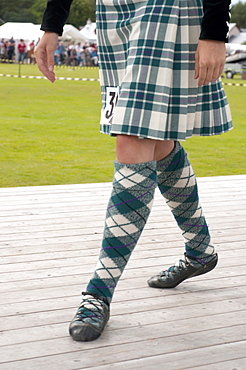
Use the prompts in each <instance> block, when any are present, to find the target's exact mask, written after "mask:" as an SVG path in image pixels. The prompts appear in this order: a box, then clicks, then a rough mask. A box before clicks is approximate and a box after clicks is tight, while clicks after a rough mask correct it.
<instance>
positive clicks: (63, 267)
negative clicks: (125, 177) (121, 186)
mask: <svg viewBox="0 0 246 370" xmlns="http://www.w3.org/2000/svg"><path fill="white" fill-rule="evenodd" d="M198 183H199V189H200V193H201V200H202V203H203V208H204V210H205V212H206V215H207V220H208V222H209V224H211V226H210V229H211V231H212V234H213V241H214V244H215V246H216V247H217V248H218V250H219V255H220V259H219V265H218V267H217V268H216V270H214V271H212V272H211V273H210V274H207V275H202V276H200V277H197V278H195V279H190V280H188V281H186V282H184V283H183V284H181V285H180V286H178V287H177V288H175V289H173V290H168V291H167V290H160V289H151V288H149V287H148V286H147V284H146V280H147V278H148V277H149V276H151V275H153V274H154V273H156V272H158V271H159V270H162V269H163V268H164V267H168V266H169V265H171V264H173V263H174V262H175V261H176V259H178V258H179V257H181V256H182V253H183V239H182V237H181V235H180V232H179V230H178V228H177V227H176V224H175V221H174V220H173V219H172V216H171V214H170V211H169V209H168V207H167V206H166V205H165V202H163V198H162V196H161V195H160V194H159V192H156V198H155V203H154V207H153V212H152V213H151V216H150V218H149V221H148V224H147V226H146V228H145V230H144V233H143V235H142V237H141V239H140V242H139V245H138V246H137V248H136V250H135V252H134V253H133V255H132V258H131V260H130V262H129V264H128V266H127V268H126V270H125V272H124V274H123V276H122V279H121V281H120V282H119V285H118V289H117V290H116V293H115V296H114V301H113V305H112V309H111V320H110V322H109V324H108V326H107V328H106V330H105V333H104V334H103V336H102V337H101V338H100V339H99V340H98V341H96V342H91V343H76V342H73V341H72V340H71V339H70V338H69V336H68V333H67V327H68V323H69V320H70V319H71V317H72V316H73V315H74V312H75V310H76V308H77V306H78V304H79V301H80V296H79V295H80V294H79V291H80V289H81V287H83V286H85V285H86V283H87V281H88V279H89V277H90V275H91V273H92V271H93V269H94V266H95V263H96V260H97V254H98V250H99V248H100V247H99V246H100V241H101V233H102V229H103V224H104V220H103V218H104V214H105V206H106V205H107V201H108V196H109V194H110V192H111V184H110V183H106V184H86V185H62V186H54V187H53V186H49V187H46V186H44V187H42V186H41V187H29V188H11V189H0V205H1V207H0V209H1V215H0V230H1V242H0V256H1V257H0V282H1V285H0V289H1V290H0V320H1V323H0V328H1V329H0V330H1V335H0V370H11V369H12V370H15V369H18V370H26V369H28V370H31V369H35V370H36V369H40V370H42V369H44V368H46V369H47V368H48V369H49V370H57V368H59V369H61V370H62V369H64V370H79V369H88V368H90V369H95V370H96V369H98V370H100V369H102V370H104V369H105V370H108V369H109V368H111V367H113V368H114V369H116V370H117V369H119V370H121V369H123V368H124V369H126V368H127V369H134V370H135V369H139V368H140V367H141V368H144V370H148V369H150V370H152V369H153V368H162V367H163V364H165V367H168V368H170V369H175V370H177V369H191V368H194V369H196V368H197V369H203V368H204V369H205V368H209V369H220V368H221V369H222V368H223V369H227V368H228V369H230V370H231V369H232V366H233V367H234V368H237V370H239V369H240V366H243V367H242V369H243V370H244V368H245V366H244V360H245V356H244V357H242V353H245V349H246V347H245V346H246V342H245V339H246V337H245V332H246V317H245V304H246V301H245V299H246V298H245V296H246V295H245V293H246V282H245V278H244V277H245V273H244V271H245V269H244V267H245V258H246V253H245V252H246V248H245V242H246V235H245V226H246V217H245V215H246V201H245V199H246V186H245V185H246V176H245V175H242V176H228V177H216V178H201V179H198ZM232 186H233V188H234V190H235V191H234V192H233V193H231V191H230V189H231V187H232ZM95 195H96V197H95ZM92 196H93V199H92ZM80 220H81V222H80ZM184 359H185V362H184ZM184 363H185V365H184ZM57 366H58V367H57ZM230 366H231V367H230Z"/></svg>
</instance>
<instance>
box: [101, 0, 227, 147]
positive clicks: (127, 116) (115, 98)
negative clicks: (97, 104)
mask: <svg viewBox="0 0 246 370" xmlns="http://www.w3.org/2000/svg"><path fill="white" fill-rule="evenodd" d="M202 15H203V11H202V0H98V3H97V35H98V51H99V60H100V64H99V71H100V82H101V90H102V102H103V107H102V114H101V132H102V133H107V134H110V135H117V134H125V135H135V136H140V137H144V138H151V139H160V140H165V139H170V140H186V138H188V137H191V136H192V135H200V136H203V135H204V136H209V135H217V134H221V133H223V132H226V131H228V130H230V129H231V128H232V123H231V114H230V109H229V106H228V101H227V98H226V95H225V92H224V90H223V87H222V84H221V81H220V80H217V81H216V82H213V83H210V84H208V85H206V86H203V87H198V85H197V80H195V79H194V67H195V52H196V47H197V43H198V38H199V34H200V24H201V20H202Z"/></svg>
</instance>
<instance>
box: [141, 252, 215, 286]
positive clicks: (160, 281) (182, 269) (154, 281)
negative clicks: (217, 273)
mask: <svg viewBox="0 0 246 370" xmlns="http://www.w3.org/2000/svg"><path fill="white" fill-rule="evenodd" d="M189 259H190V260H192V259H193V258H191V257H189V258H188V257H187V256H186V254H185V259H184V260H179V262H178V263H177V264H175V265H174V266H171V267H169V269H168V270H166V271H162V272H161V273H160V274H159V275H156V276H153V277H152V278H150V279H149V280H148V284H149V286H150V287H152V288H174V287H176V286H177V285H178V284H180V283H181V282H182V281H184V280H186V279H189V278H191V277H194V276H198V275H202V274H205V273H206V272H209V271H211V270H213V269H214V268H215V266H216V265H217V262H218V255H217V253H215V254H214V256H213V257H212V259H211V260H210V261H209V262H207V263H206V262H204V261H202V260H198V259H195V258H194V261H196V264H197V263H199V264H200V265H199V267H194V266H192V265H191V264H190V262H189Z"/></svg>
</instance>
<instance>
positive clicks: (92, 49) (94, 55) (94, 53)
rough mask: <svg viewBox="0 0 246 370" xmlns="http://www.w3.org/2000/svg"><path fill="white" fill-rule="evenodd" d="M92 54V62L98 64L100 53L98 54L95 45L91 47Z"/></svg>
mask: <svg viewBox="0 0 246 370" xmlns="http://www.w3.org/2000/svg"><path fill="white" fill-rule="evenodd" d="M90 55H91V61H92V63H91V64H92V65H93V66H97V65H98V55H97V48H96V47H95V46H93V47H92V48H91V52H90Z"/></svg>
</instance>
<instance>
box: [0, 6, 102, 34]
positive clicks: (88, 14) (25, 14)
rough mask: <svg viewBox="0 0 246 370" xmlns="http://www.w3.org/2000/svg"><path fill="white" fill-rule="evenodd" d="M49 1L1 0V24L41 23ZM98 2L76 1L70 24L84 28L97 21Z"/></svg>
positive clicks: (70, 16) (72, 8)
mask: <svg viewBox="0 0 246 370" xmlns="http://www.w3.org/2000/svg"><path fill="white" fill-rule="evenodd" d="M46 2H47V0H0V24H2V23H3V22H32V23H41V21H42V15H43V12H44V9H45V6H46ZM95 10H96V0H74V1H73V4H72V7H71V12H70V15H69V19H68V23H70V24H72V25H73V26H75V27H77V28H78V27H80V26H84V25H85V24H86V20H87V19H88V18H91V20H92V21H95Z"/></svg>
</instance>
